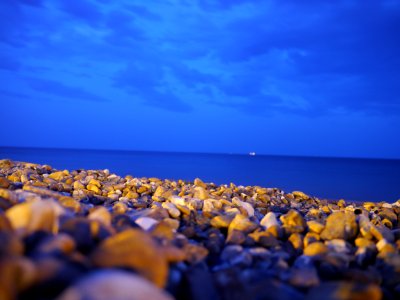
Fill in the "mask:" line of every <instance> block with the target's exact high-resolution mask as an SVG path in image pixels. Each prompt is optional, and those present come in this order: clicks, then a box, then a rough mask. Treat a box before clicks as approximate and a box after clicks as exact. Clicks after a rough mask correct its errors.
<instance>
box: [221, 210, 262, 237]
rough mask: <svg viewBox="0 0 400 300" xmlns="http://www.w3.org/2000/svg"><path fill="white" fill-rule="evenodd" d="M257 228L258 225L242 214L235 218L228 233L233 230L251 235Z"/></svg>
mask: <svg viewBox="0 0 400 300" xmlns="http://www.w3.org/2000/svg"><path fill="white" fill-rule="evenodd" d="M257 227H258V225H257V224H256V223H254V222H253V221H251V220H250V219H249V218H247V217H245V216H243V215H241V214H237V215H236V216H235V217H234V218H233V220H232V222H231V223H230V224H229V229H228V232H229V231H232V230H238V231H241V232H243V233H250V232H252V231H254V229H256V228H257Z"/></svg>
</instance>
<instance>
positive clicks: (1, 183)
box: [0, 177, 11, 189]
mask: <svg viewBox="0 0 400 300" xmlns="http://www.w3.org/2000/svg"><path fill="white" fill-rule="evenodd" d="M10 184H11V183H10V181H9V180H8V179H7V178H4V177H0V188H2V189H8V187H9V186H10Z"/></svg>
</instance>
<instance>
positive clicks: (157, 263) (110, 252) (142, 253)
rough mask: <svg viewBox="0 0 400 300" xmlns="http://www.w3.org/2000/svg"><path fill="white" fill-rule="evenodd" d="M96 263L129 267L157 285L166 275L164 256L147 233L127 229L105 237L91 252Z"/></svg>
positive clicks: (160, 285) (98, 264)
mask: <svg viewBox="0 0 400 300" xmlns="http://www.w3.org/2000/svg"><path fill="white" fill-rule="evenodd" d="M91 260H92V262H93V264H94V265H95V266H97V267H102V268H104V267H108V268H110V267H123V268H132V269H134V270H135V271H137V272H138V273H139V274H141V275H142V276H143V277H145V278H146V279H148V280H150V281H151V282H153V283H154V284H155V285H156V286H158V287H164V286H165V284H166V282H167V277H168V264H167V261H166V258H165V257H164V255H163V253H162V252H161V250H160V248H159V247H158V246H157V244H156V243H155V241H153V239H152V238H151V236H150V235H148V234H146V233H144V232H143V231H141V230H138V229H129V230H125V231H122V232H120V233H117V234H116V235H114V236H111V237H109V238H108V239H106V240H104V241H103V242H102V243H101V244H100V245H99V246H98V248H97V249H96V250H95V251H94V253H93V254H92V255H91Z"/></svg>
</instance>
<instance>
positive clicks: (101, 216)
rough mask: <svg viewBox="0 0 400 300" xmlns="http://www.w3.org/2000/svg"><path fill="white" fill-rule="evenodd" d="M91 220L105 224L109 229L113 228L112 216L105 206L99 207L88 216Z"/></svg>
mask: <svg viewBox="0 0 400 300" xmlns="http://www.w3.org/2000/svg"><path fill="white" fill-rule="evenodd" d="M88 219H89V220H95V221H99V222H101V223H103V225H105V226H107V227H111V214H110V212H109V211H108V210H107V208H105V207H104V206H98V207H96V208H95V209H93V210H92V211H91V212H90V213H89V216H88Z"/></svg>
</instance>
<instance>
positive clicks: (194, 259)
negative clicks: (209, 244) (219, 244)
mask: <svg viewBox="0 0 400 300" xmlns="http://www.w3.org/2000/svg"><path fill="white" fill-rule="evenodd" d="M183 251H184V253H185V257H186V258H185V259H186V261H188V262H190V263H191V264H197V263H199V262H201V261H203V260H204V259H205V258H206V257H207V255H208V250H207V248H205V247H203V246H201V245H196V244H192V243H188V244H186V245H185V246H184V247H183Z"/></svg>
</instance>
